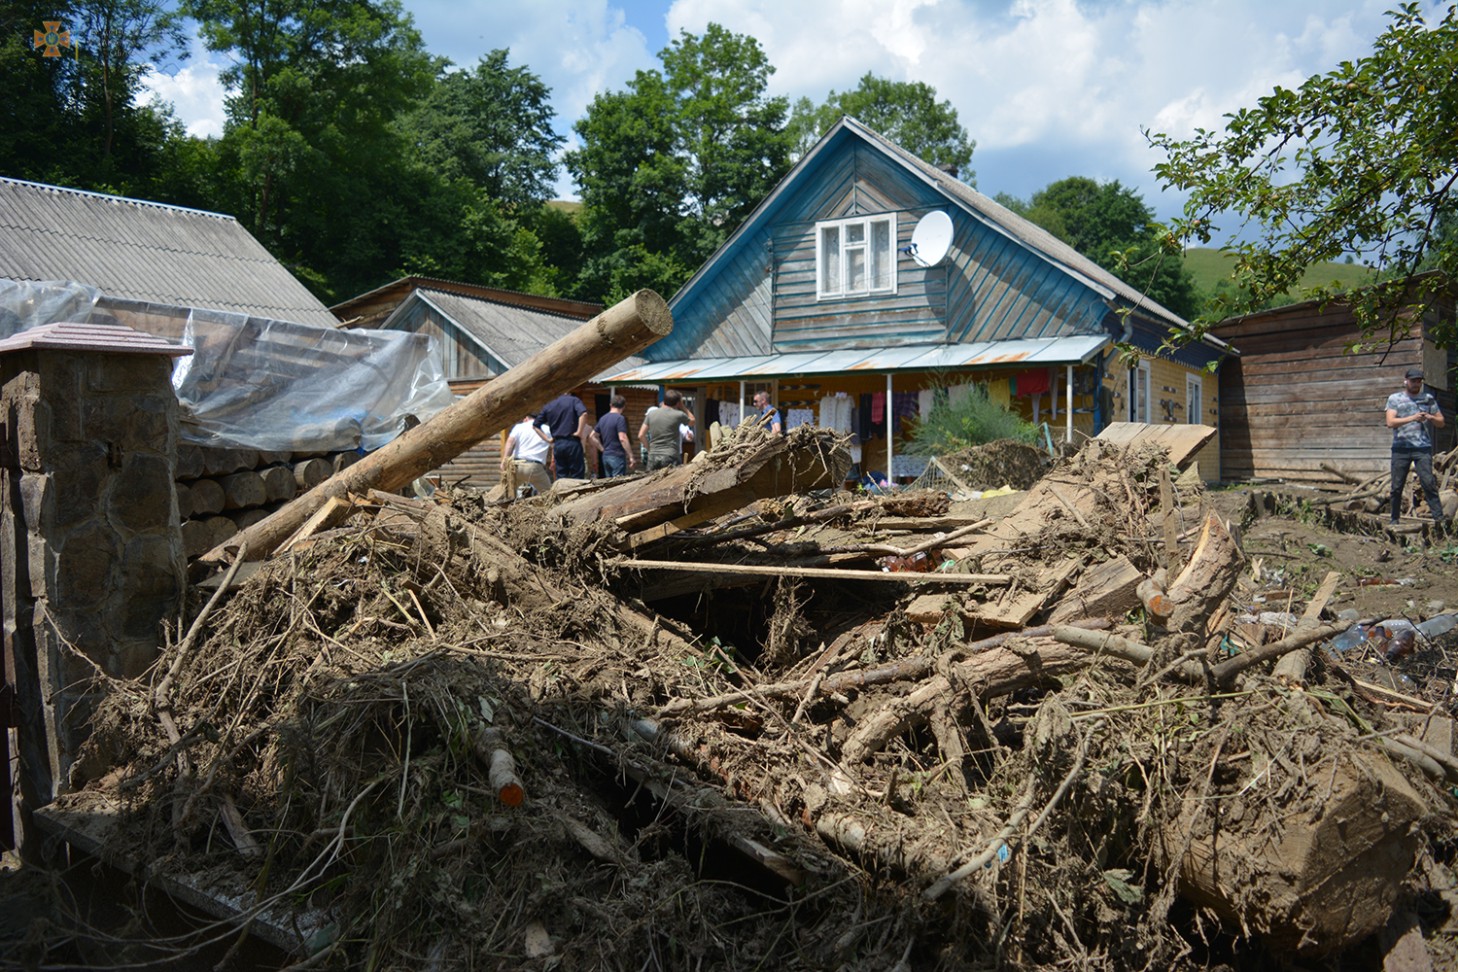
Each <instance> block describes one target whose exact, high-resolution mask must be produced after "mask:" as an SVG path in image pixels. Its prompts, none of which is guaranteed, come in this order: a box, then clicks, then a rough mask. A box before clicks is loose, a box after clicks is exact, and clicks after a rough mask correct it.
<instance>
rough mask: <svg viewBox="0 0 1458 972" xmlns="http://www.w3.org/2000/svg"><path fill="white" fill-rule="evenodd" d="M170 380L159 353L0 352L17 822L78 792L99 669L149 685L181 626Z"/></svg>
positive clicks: (2, 556)
mask: <svg viewBox="0 0 1458 972" xmlns="http://www.w3.org/2000/svg"><path fill="white" fill-rule="evenodd" d="M171 367H172V361H171V359H170V358H169V357H167V356H165V355H161V354H124V353H105V352H96V351H69V350H51V349H33V348H32V349H25V350H20V351H12V352H9V353H5V354H0V419H3V422H0V433H3V435H4V439H3V443H0V458H3V462H0V491H3V492H0V497H3V498H0V581H3V607H4V619H5V631H4V637H5V641H6V649H7V652H8V653H9V654H11V655H12V656H13V659H14V664H15V668H16V700H17V707H18V709H19V721H20V727H19V730H18V733H17V735H18V745H19V747H20V756H21V779H20V780H19V783H20V795H21V803H22V810H24V807H25V806H26V805H29V806H30V807H36V806H41V805H44V804H45V803H47V802H49V801H50V800H51V799H53V798H54V796H55V795H56V794H58V793H61V792H65V791H66V790H67V789H68V788H69V786H70V784H71V782H72V780H71V776H72V774H73V772H77V771H78V768H77V767H75V757H76V748H77V746H78V744H79V741H80V740H81V738H82V733H83V731H84V723H85V720H86V718H87V717H88V715H89V714H90V699H91V698H92V694H91V693H92V691H93V689H91V688H90V686H91V684H92V680H93V677H94V675H95V673H96V671H97V670H99V671H101V672H104V673H106V674H107V675H111V676H115V677H121V678H129V677H135V676H137V675H140V674H142V673H143V672H145V671H146V669H147V668H148V666H149V665H151V664H152V663H153V661H154V660H155V659H156V657H157V654H158V649H159V646H160V643H161V638H162V622H163V621H164V620H167V619H174V618H176V617H177V615H178V613H179V607H180V604H181V599H182V596H183V593H184V591H185V588H186V575H185V563H184V559H183V555H182V544H181V538H180V533H179V530H178V525H177V524H178V517H177V507H176V499H175V495H174V491H173V479H174V468H175V461H176V460H175V454H176V447H177V428H178V424H177V423H178V406H177V399H176V397H175V396H174V394H173V392H172V385H171V380H170V376H171ZM79 772H81V773H83V774H84V769H83V770H80V771H79ZM22 817H23V815H22ZM23 824H24V820H23V819H22V825H23Z"/></svg>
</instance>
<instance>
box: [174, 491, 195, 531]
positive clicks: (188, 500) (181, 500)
mask: <svg viewBox="0 0 1458 972" xmlns="http://www.w3.org/2000/svg"><path fill="white" fill-rule="evenodd" d="M172 492H173V495H175V496H176V497H177V522H178V523H185V522H186V521H187V518H188V517H190V516H192V489H191V488H190V487H189V486H188V485H187V484H186V483H174V484H173V487H172Z"/></svg>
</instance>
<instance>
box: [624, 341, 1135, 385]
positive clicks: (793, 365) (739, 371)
mask: <svg viewBox="0 0 1458 972" xmlns="http://www.w3.org/2000/svg"><path fill="white" fill-rule="evenodd" d="M1112 343H1113V339H1112V338H1110V337H1109V336H1108V335H1105V334H1081V335H1076V336H1073V337H1061V338H1023V339H1017V340H1009V341H978V342H976V343H973V344H935V345H920V346H915V347H906V348H886V349H884V350H879V351H874V350H873V351H867V350H846V351H794V352H790V353H786V354H755V355H741V356H739V357H730V358H681V359H679V360H677V361H657V362H651V363H649V364H642V365H637V366H635V367H631V368H624V369H621V370H618V371H615V372H612V373H611V374H607V375H604V376H602V377H600V378H599V379H598V381H600V382H602V383H603V384H605V385H606V384H614V385H617V384H624V383H628V382H654V383H657V384H664V385H673V384H695V383H698V382H704V381H741V380H743V381H749V380H754V379H761V378H787V377H798V376H800V375H829V374H846V373H852V372H855V373H864V374H884V373H889V372H906V371H966V370H971V369H984V368H999V367H1006V368H1029V367H1036V366H1039V365H1060V364H1082V363H1084V362H1087V361H1089V360H1090V359H1091V358H1093V356H1094V355H1096V354H1098V353H1099V352H1100V351H1102V350H1103V349H1104V348H1106V347H1108V346H1109V345H1110V344H1112Z"/></svg>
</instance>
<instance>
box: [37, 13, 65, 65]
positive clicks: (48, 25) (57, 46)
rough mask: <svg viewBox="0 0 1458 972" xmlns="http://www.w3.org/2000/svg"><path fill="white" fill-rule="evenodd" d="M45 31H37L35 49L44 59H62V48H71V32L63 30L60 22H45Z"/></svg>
mask: <svg viewBox="0 0 1458 972" xmlns="http://www.w3.org/2000/svg"><path fill="white" fill-rule="evenodd" d="M41 26H42V27H44V28H45V30H38V31H35V45H34V46H35V49H36V50H38V51H40V52H41V56H42V57H60V56H61V48H63V47H70V46H71V32H70V31H69V30H62V29H61V22H60V21H59V20H43V21H41Z"/></svg>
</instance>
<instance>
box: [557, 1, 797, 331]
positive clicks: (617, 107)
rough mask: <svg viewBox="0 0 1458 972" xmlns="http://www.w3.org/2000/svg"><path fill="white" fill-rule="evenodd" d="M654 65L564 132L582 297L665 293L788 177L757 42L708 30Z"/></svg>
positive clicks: (779, 114) (682, 40) (779, 113)
mask: <svg viewBox="0 0 1458 972" xmlns="http://www.w3.org/2000/svg"><path fill="white" fill-rule="evenodd" d="M659 58H660V60H661V62H662V64H663V70H662V71H656V70H654V71H639V72H638V73H637V74H636V75H635V76H634V78H633V80H632V81H630V82H629V83H628V86H627V88H626V89H625V90H623V91H613V92H604V93H602V94H600V95H598V96H597V97H596V98H594V99H593V101H592V104H591V105H589V106H588V110H587V114H586V115H585V116H584V117H583V118H582V119H580V120H579V121H578V122H577V123H576V124H575V125H574V126H573V127H574V130H575V131H576V132H577V135H578V137H579V138H580V139H581V141H582V147H581V148H580V149H577V150H575V151H572V152H569V153H568V154H567V157H566V163H567V167H568V171H570V172H571V173H572V175H573V177H574V179H575V180H576V182H577V186H578V189H579V191H580V193H581V196H582V211H581V214H580V217H579V226H580V227H581V230H582V239H583V248H584V253H585V265H584V269H583V272H582V275H581V277H580V279H579V281H578V284H577V287H576V288H575V289H576V294H577V296H581V297H585V298H586V299H593V300H603V301H608V302H611V301H613V300H615V299H617V298H620V297H622V296H625V295H626V294H628V293H630V292H632V291H633V290H636V289H638V288H639V287H653V288H654V289H657V290H659V291H660V292H662V293H664V294H665V295H668V294H672V293H673V292H674V291H676V290H677V289H678V287H679V286H680V285H681V284H682V283H683V282H684V280H686V279H687V277H688V275H689V274H690V273H692V272H693V270H694V268H696V267H697V266H698V265H699V264H700V263H702V262H703V261H704V260H705V259H707V258H708V256H709V255H710V254H712V253H713V252H714V250H715V249H716V248H718V246H719V245H720V244H721V243H723V242H724V240H725V239H726V238H727V237H728V235H729V234H730V233H731V232H733V231H734V229H735V228H737V227H738V225H739V224H740V223H741V222H742V221H743V220H744V218H745V217H746V216H748V214H749V212H750V211H751V210H752V209H753V208H754V207H755V206H756V205H757V204H758V203H759V201H760V200H761V199H762V198H763V197H764V196H765V195H766V194H767V193H768V192H769V190H770V189H771V188H772V187H773V186H774V184H775V182H776V181H778V180H779V178H780V177H781V176H782V175H783V174H784V173H785V172H786V171H788V169H789V165H790V142H789V137H788V135H787V134H786V132H785V115H786V111H787V104H786V101H785V99H783V98H771V97H769V96H768V95H767V94H766V90H767V87H768V81H769V76H770V74H771V73H773V71H774V68H773V67H772V66H771V65H770V64H769V62H768V60H767V59H766V57H765V55H764V52H763V51H762V50H761V49H760V46H759V43H758V42H757V41H756V40H754V38H752V37H746V36H742V35H738V34H734V33H731V32H730V31H728V30H726V29H724V28H723V27H721V26H719V25H718V24H710V25H709V26H708V28H707V29H706V30H705V32H704V34H703V35H702V36H696V35H692V34H689V33H688V32H687V31H684V32H682V33H681V34H680V35H679V37H678V38H677V39H676V40H674V41H673V42H672V43H671V44H670V45H669V47H667V48H665V49H664V50H663V51H662V52H660V54H659Z"/></svg>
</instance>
